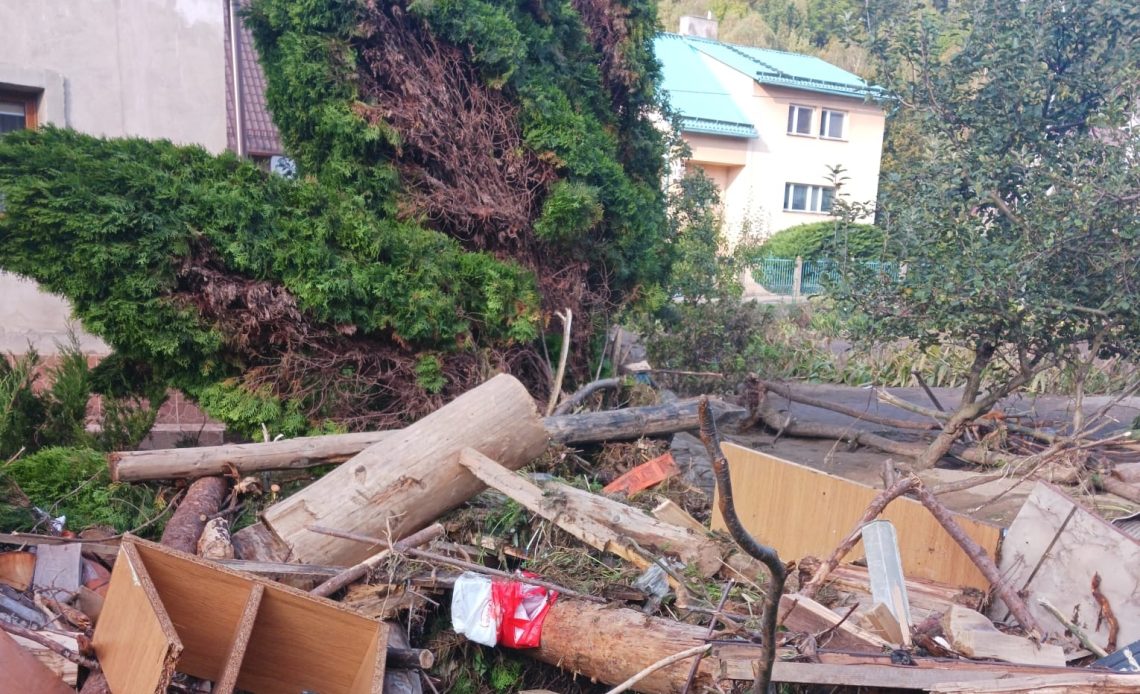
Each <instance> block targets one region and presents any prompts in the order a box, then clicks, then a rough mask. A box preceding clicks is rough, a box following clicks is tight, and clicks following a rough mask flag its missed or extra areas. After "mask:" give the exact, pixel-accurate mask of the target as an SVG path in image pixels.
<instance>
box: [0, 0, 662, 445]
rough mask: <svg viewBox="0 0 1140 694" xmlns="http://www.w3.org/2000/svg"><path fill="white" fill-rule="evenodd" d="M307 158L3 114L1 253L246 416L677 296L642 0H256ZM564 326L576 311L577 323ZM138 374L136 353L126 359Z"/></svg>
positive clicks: (453, 363)
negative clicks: (229, 150)
mask: <svg viewBox="0 0 1140 694" xmlns="http://www.w3.org/2000/svg"><path fill="white" fill-rule="evenodd" d="M247 21H248V23H249V24H250V26H251V27H252V28H253V30H254V33H255V37H256V41H257V44H258V47H259V51H260V53H261V55H262V63H263V65H264V68H265V72H266V75H267V80H268V85H269V87H268V99H269V103H270V106H271V108H272V111H273V113H274V117H275V120H276V122H277V123H278V125H279V127H280V129H281V132H282V136H283V138H284V141H285V143H286V146H287V149H288V150H289V152H290V153H291V154H292V155H293V156H295V158H296V160H297V162H298V169H299V173H298V177H297V178H296V179H295V180H287V179H284V178H280V177H276V176H272V175H269V174H266V173H264V172H262V171H261V170H259V169H258V168H257V167H255V166H254V165H252V164H250V163H247V162H243V161H240V160H238V159H237V158H235V157H233V156H229V155H223V156H212V155H210V154H208V153H206V152H204V151H203V150H201V149H199V148H194V147H176V146H173V145H171V144H170V143H166V142H149V141H143V140H104V139H98V138H93V137H88V136H84V135H80V134H77V133H73V132H68V131H61V130H53V129H50V128H49V129H45V130H43V131H39V132H20V133H13V134H10V135H7V136H5V137H4V138H0V195H2V196H3V200H4V205H5V211H4V212H3V213H0V266H3V267H4V268H5V269H8V270H11V271H15V272H18V273H21V274H24V275H28V276H31V277H33V278H35V279H36V280H37V281H39V282H40V283H41V284H42V285H43V286H45V287H46V288H48V289H49V290H51V291H54V292H57V293H60V294H62V295H64V296H66V297H67V298H68V299H70V300H71V302H72V304H73V305H74V307H75V311H76V313H77V315H78V316H79V317H80V319H81V320H82V322H83V325H84V327H85V328H87V329H88V330H90V331H92V332H94V333H96V334H99V335H101V336H103V337H104V338H106V339H107V340H108V342H110V343H111V344H112V345H113V346H114V348H115V352H116V354H115V356H114V358H113V359H111V360H109V361H108V362H107V363H106V364H105V365H104V367H103V368H104V369H105V370H114V371H116V372H117V373H119V374H120V375H126V377H127V378H125V379H122V378H120V379H118V380H119V381H123V380H126V381H132V382H135V383H144V382H145V383H148V384H151V385H153V384H154V383H160V384H169V385H172V386H176V387H179V388H182V389H184V390H186V391H187V392H189V393H190V394H191V395H193V396H195V397H197V398H198V399H199V401H200V402H201V403H202V404H204V405H205V406H206V408H207V409H208V410H210V411H211V413H212V414H214V415H216V416H219V417H221V418H222V419H223V420H225V421H226V422H227V423H229V424H230V425H232V426H234V427H236V428H238V429H239V430H243V431H249V430H252V429H255V428H257V427H259V426H260V424H261V423H266V424H268V425H270V426H271V427H273V428H275V429H276V430H279V431H283V432H285V433H297V432H301V431H305V430H308V429H311V428H312V427H314V426H316V425H317V424H318V423H320V422H322V421H331V422H334V423H336V424H338V425H340V426H347V427H350V428H358V427H365V426H369V427H378V426H388V425H393V424H396V423H398V422H399V421H400V420H403V419H407V418H409V417H415V416H419V415H421V414H423V413H425V412H427V411H430V410H431V409H432V408H434V407H436V406H438V405H439V404H440V402H442V401H443V400H444V399H446V398H448V397H450V396H453V395H454V394H456V393H458V392H461V391H462V390H464V389H466V388H468V387H470V386H471V385H472V384H474V383H476V382H478V380H480V379H482V378H484V377H485V375H486V374H487V373H488V371H489V369H492V368H500V369H504V370H507V371H511V372H513V373H515V374H517V375H519V376H520V377H522V378H524V380H526V381H527V382H528V383H529V384H531V385H532V386H534V387H535V389H536V391H541V389H542V388H543V387H547V386H548V380H549V374H548V368H547V366H546V363H545V360H543V359H541V358H540V357H539V355H540V354H541V349H540V348H539V347H538V338H539V337H540V335H541V334H542V332H543V328H544V325H545V323H546V321H547V320H548V318H549V316H551V315H552V314H553V312H554V311H555V310H558V309H562V308H567V307H569V308H571V309H573V311H574V314H575V315H576V316H581V317H583V318H585V319H584V320H578V321H576V322H575V326H576V332H575V335H574V346H575V348H576V354H577V357H578V364H579V365H582V364H583V362H584V355H585V354H586V352H587V349H588V346H589V344H590V334H591V330H592V329H593V328H594V327H596V326H595V323H596V322H597V321H595V320H590V318H591V317H595V318H596V317H599V316H604V315H605V314H607V313H609V312H611V311H613V310H615V307H618V306H621V305H623V304H626V303H629V302H631V301H637V300H640V301H649V302H650V303H652V302H653V301H654V300H657V301H660V298H661V297H662V296H664V295H665V292H664V291H663V290H662V285H663V281H664V280H665V278H666V277H667V276H668V268H669V266H670V264H671V262H672V258H673V256H674V255H675V253H676V251H675V249H674V246H675V244H674V243H673V237H672V227H670V226H669V225H668V224H667V223H666V215H665V201H664V194H663V192H662V189H661V185H660V181H661V178H662V173H663V167H664V163H665V161H666V159H667V157H666V151H667V149H668V147H669V146H670V142H669V141H668V135H667V134H666V133H665V132H664V131H663V130H662V129H660V128H658V127H655V125H654V123H653V118H654V114H655V113H658V112H660V108H661V104H660V103H659V101H658V95H657V91H656V86H655V84H656V79H657V66H656V63H655V61H654V60H653V58H652V54H651V40H652V34H653V26H654V22H655V15H654V3H652V2H648V1H645V0H624V1H619V0H547V1H546V2H542V3H517V2H507V1H505V0H496V1H491V0H463V1H459V0H437V1H434V2H432V1H427V0H417V1H414V2H373V1H366V0H308V1H307V2H303V3H298V2H295V1H294V0H254V2H253V3H252V6H251V9H250V13H249V16H248V18H247ZM553 332H557V331H553ZM109 380H115V379H109Z"/></svg>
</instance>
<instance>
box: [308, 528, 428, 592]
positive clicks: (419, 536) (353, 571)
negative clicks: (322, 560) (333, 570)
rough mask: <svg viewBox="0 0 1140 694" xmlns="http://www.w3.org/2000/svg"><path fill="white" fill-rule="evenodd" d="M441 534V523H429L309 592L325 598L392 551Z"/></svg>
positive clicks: (398, 550)
mask: <svg viewBox="0 0 1140 694" xmlns="http://www.w3.org/2000/svg"><path fill="white" fill-rule="evenodd" d="M442 534H443V526H442V525H440V524H439V523H435V524H434V525H429V526H428V527H426V528H424V529H423V530H421V531H419V532H417V533H412V534H411V535H409V536H408V537H406V538H405V539H403V540H401V541H399V542H396V543H395V544H394V545H389V546H388V547H386V548H385V549H383V550H381V551H379V552H377V553H376V554H373V555H372V556H370V557H368V558H367V559H365V560H364V561H362V562H360V563H359V564H356V565H355V566H350V567H348V568H347V569H345V570H344V571H341V572H340V573H338V574H337V575H336V576H333V577H332V578H330V579H329V580H327V581H325V582H324V583H322V584H320V585H319V586H317V587H316V588H313V589H312V590H310V591H309V592H310V593H311V594H313V595H317V596H320V597H322V598H327V597H328V596H330V595H332V594H333V593H335V592H337V591H338V590H340V589H341V588H343V587H345V586H346V585H348V584H349V583H352V582H353V581H355V580H357V579H359V578H360V577H361V576H364V575H365V574H367V573H368V572H369V571H371V570H372V569H374V568H376V566H378V565H379V564H380V562H382V561H384V560H385V559H387V558H388V557H389V556H390V555H391V554H392V553H393V552H405V551H407V550H408V549H410V548H412V547H419V546H420V545H424V544H427V543H428V542H431V541H432V540H434V539H435V538H437V537H439V536H440V535H442Z"/></svg>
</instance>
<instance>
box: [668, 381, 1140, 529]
mask: <svg viewBox="0 0 1140 694" xmlns="http://www.w3.org/2000/svg"><path fill="white" fill-rule="evenodd" d="M797 389H798V390H801V391H802V392H805V393H810V394H811V395H812V396H813V397H816V398H819V399H823V400H828V401H831V402H836V403H842V404H844V405H846V406H848V407H852V408H859V409H864V410H865V411H867V412H868V413H870V414H878V415H882V416H887V417H893V418H896V419H911V420H914V421H923V417H922V416H921V415H917V414H913V413H910V412H906V411H903V410H899V409H897V408H895V407H891V406H889V405H884V404H880V403H879V402H878V401H877V400H876V398H875V394H874V392H873V391H872V390H871V389H869V388H853V387H848V386H834V385H808V384H805V385H800V386H797ZM888 390H889V391H890V392H891V393H892V394H893V395H896V396H898V397H900V398H903V399H905V400H907V401H908V402H913V403H915V404H920V405H922V406H924V407H929V406H930V400H929V399H928V398H927V396H926V394H925V393H923V391H922V390H920V389H918V388H889V389H888ZM934 394H935V397H937V398H938V400H939V401H940V402H941V403H942V405H943V406H944V407H946V408H947V409H950V408H952V407H953V405H954V404H955V403H956V402H957V401H958V398H960V397H961V394H960V391H956V390H955V389H949V388H936V389H934ZM1110 400H1111V398H1109V397H1106V396H1096V397H1090V398H1086V402H1085V403H1084V406H1083V408H1082V409H1083V410H1084V412H1085V414H1086V416H1088V417H1091V416H1093V415H1094V414H1096V413H1097V412H1098V411H1099V410H1101V409H1102V408H1104V407H1105V405H1106V404H1108V403H1109V401H1110ZM782 409H784V410H785V411H788V412H790V413H791V415H792V416H793V417H795V418H797V419H802V420H804V421H815V422H824V423H827V424H836V425H842V426H850V427H852V428H853V429H858V430H867V431H884V430H885V429H887V428H885V427H882V426H880V425H876V424H871V423H868V422H865V421H859V420H856V419H854V418H851V417H848V416H846V415H842V414H839V413H837V412H833V411H831V410H826V409H821V408H817V407H811V406H807V405H801V404H799V403H793V402H788V401H784V402H783V404H782ZM999 409H1000V410H1001V411H1002V412H1003V413H1005V414H1006V416H1007V417H1011V416H1018V417H1021V423H1022V424H1023V425H1026V426H1033V427H1037V428H1046V429H1054V430H1061V429H1063V428H1064V427H1065V426H1066V424H1067V423H1069V422H1070V421H1071V418H1072V403H1071V401H1070V399H1069V398H1067V397H1062V396H1038V397H1027V396H1019V397H1015V398H1010V399H1008V400H1007V401H1004V402H1002V403H1001V406H1000V407H999ZM1106 416H1107V418H1108V422H1109V423H1108V425H1107V426H1106V427H1105V428H1104V429H1103V430H1101V431H1100V432H1099V433H1098V436H1108V435H1111V434H1113V433H1116V432H1119V431H1122V430H1126V429H1128V428H1130V425H1131V423H1132V421H1133V420H1134V419H1135V418H1136V417H1137V416H1140V397H1133V398H1128V399H1125V400H1123V401H1121V402H1120V403H1118V404H1117V405H1115V406H1114V407H1112V408H1111V409H1109V410H1108V411H1107V414H1106ZM900 433H901V434H902V435H904V436H910V435H911V434H910V433H909V432H899V430H890V435H891V436H892V437H895V438H899V436H900ZM725 438H726V439H727V440H729V441H733V442H735V443H739V444H740V445H743V446H747V447H749V448H753V449H756V450H760V451H764V452H765V453H769V454H771V455H775V456H778V457H780V458H784V459H786V460H790V461H793V462H796V463H800V464H802V465H807V466H810V467H813V468H816V469H819V470H824V471H826V472H829V473H831V474H835V475H839V476H841V477H845V478H847V479H851V480H854V481H857V482H861V483H863V484H867V485H870V486H874V487H882V485H883V481H882V470H883V461H884V460H886V459H888V458H891V456H889V455H887V454H885V453H882V452H880V451H876V450H874V449H868V448H856V449H851V448H850V447H849V446H848V445H847V444H844V443H836V442H834V441H826V440H811V439H793V438H789V437H781V438H780V439H779V440H778V441H775V443H773V438H774V437H773V435H771V434H769V433H764V432H747V433H744V434H738V435H732V434H727V435H726V436H725ZM673 448H674V454H675V456H677V458H678V462H679V463H681V464H682V467H684V466H685V464H686V463H687V461H690V460H691V461H692V462H691V464H692V465H693V473H692V474H693V476H694V478H695V481H697V482H698V483H699V484H701V486H708V487H709V488H711V482H712V479H711V474H712V471H711V469H708V458H707V456H705V454H704V448H703V446H701V445H700V442H699V441H698V440H697V439H696V438H695V437H692V436H688V435H679V436H677V437H676V438H675V440H674V446H673ZM897 462H899V463H904V464H905V463H907V462H909V461H906V460H897ZM977 474H979V472H978V470H977V468H973V467H966V468H958V469H953V468H950V467H942V466H940V467H939V468H936V469H934V470H929V471H927V472H925V473H923V474H922V475H921V476H922V478H923V479H924V480H926V481H927V482H928V483H930V484H932V485H938V484H943V483H947V482H955V481H958V480H961V479H964V478H968V477H971V476H974V475H977ZM1033 484H1034V483H1033V482H1031V481H1024V480H1019V479H1009V480H1000V481H996V482H990V483H987V484H984V485H981V486H978V487H975V488H973V489H970V490H967V491H964V492H958V493H954V494H947V495H945V496H943V497H941V498H942V500H943V501H944V502H946V504H947V505H948V506H950V507H951V508H953V509H954V510H956V511H961V512H963V513H967V514H969V515H971V516H973V517H975V518H978V519H981V520H988V521H991V522H994V523H997V524H999V525H1004V526H1008V525H1009V523H1010V521H1012V520H1013V517H1014V516H1015V515H1016V514H1017V511H1018V509H1020V508H1021V505H1022V503H1024V501H1025V498H1026V497H1027V496H1028V495H1029V492H1030V491H1031V490H1032V488H1033ZM1086 502H1087V503H1089V504H1090V505H1093V506H1096V507H1097V509H1098V510H1099V511H1101V512H1102V513H1103V514H1104V515H1106V516H1108V517H1114V516H1117V515H1122V514H1124V513H1127V512H1131V511H1134V510H1136V506H1135V505H1134V504H1131V503H1130V502H1127V501H1125V500H1123V499H1120V498H1119V497H1116V496H1113V495H1105V494H1101V495H1095V496H1094V495H1089V496H1088V497H1087V499H1086Z"/></svg>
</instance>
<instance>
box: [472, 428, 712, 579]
mask: <svg viewBox="0 0 1140 694" xmlns="http://www.w3.org/2000/svg"><path fill="white" fill-rule="evenodd" d="M459 463H460V464H461V465H462V466H463V467H464V468H466V469H467V470H469V471H471V473H472V474H474V475H475V476H476V477H478V478H479V479H480V480H481V481H482V482H484V483H486V484H487V485H488V486H490V487H493V488H495V489H497V490H499V491H500V492H502V493H504V494H506V495H507V496H509V497H510V498H512V499H514V500H515V501H517V502H518V503H520V504H522V505H523V506H524V507H526V508H528V509H530V510H531V511H534V512H535V513H537V514H539V515H540V516H542V517H543V518H546V519H547V520H549V521H551V522H552V523H554V524H555V525H557V526H558V527H560V528H562V529H563V530H565V531H566V532H568V533H570V534H571V535H573V536H574V537H576V538H578V539H579V540H581V541H583V542H585V543H586V544H588V545H591V546H593V547H596V548H598V549H600V550H602V551H605V552H612V553H613V554H616V555H617V556H619V557H622V558H623V559H626V560H627V561H629V562H631V563H633V564H634V565H635V566H639V567H641V568H645V567H648V566H649V565H650V564H651V563H652V561H651V559H650V558H647V557H646V556H645V555H644V553H643V552H639V551H638V550H637V547H640V548H641V549H642V550H644V551H646V552H649V553H651V555H652V556H661V555H670V556H676V557H677V558H678V559H680V560H681V561H683V562H684V563H685V564H687V565H689V566H692V567H695V568H696V569H697V570H698V571H699V572H700V573H701V574H702V575H703V576H706V577H707V576H712V575H713V574H715V573H716V572H717V570H718V569H719V568H720V549H719V548H718V547H717V545H716V543H715V542H713V541H712V540H710V539H709V538H707V537H705V536H703V535H698V534H697V533H694V532H692V531H691V530H689V529H687V528H679V527H677V526H675V525H672V524H670V523H663V522H662V521H659V520H657V519H656V518H653V517H652V516H648V515H646V514H645V513H644V512H643V511H641V510H640V509H637V508H634V507H632V506H627V505H626V504H623V503H621V502H620V501H615V500H613V499H607V498H606V497H604V496H599V495H597V494H591V493H590V492H586V491H583V490H581V489H575V488H573V487H571V486H569V485H565V484H561V483H559V482H555V481H550V482H544V483H543V485H542V486H541V487H539V486H538V485H535V484H534V483H532V482H530V481H528V480H526V479H524V478H523V477H521V476H520V475H517V474H515V473H514V472H512V471H511V470H509V469H507V468H505V467H503V466H502V465H500V464H499V463H497V462H495V461H494V460H492V459H490V458H488V457H487V456H485V455H483V454H482V453H480V452H479V451H477V450H474V449H471V448H466V449H464V450H463V451H462V452H460V454H459ZM635 545H636V546H635Z"/></svg>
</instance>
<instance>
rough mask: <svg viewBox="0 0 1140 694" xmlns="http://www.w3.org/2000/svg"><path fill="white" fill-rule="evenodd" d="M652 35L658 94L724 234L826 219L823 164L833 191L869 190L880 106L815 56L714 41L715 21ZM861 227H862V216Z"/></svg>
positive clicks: (875, 168)
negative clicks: (710, 187) (706, 183)
mask: <svg viewBox="0 0 1140 694" xmlns="http://www.w3.org/2000/svg"><path fill="white" fill-rule="evenodd" d="M681 29H682V33H677V34H671V33H663V34H659V35H658V36H657V38H656V39H655V41H654V51H655V53H656V55H657V59H658V61H659V62H660V63H661V66H662V75H663V88H664V89H665V91H666V92H667V93H668V97H669V102H670V104H671V106H672V108H673V110H674V111H675V112H677V114H678V115H679V116H680V122H681V130H682V135H683V137H684V139H685V141H686V142H687V143H688V144H689V147H690V149H691V150H692V156H691V158H690V159H689V160H687V161H686V162H684V165H685V166H686V167H688V166H696V167H699V168H701V169H702V170H704V171H705V173H707V174H708V175H709V177H711V178H712V179H713V180H714V181H716V183H717V185H718V186H719V188H720V189H721V197H722V205H723V208H724V216H725V224H726V231H727V233H728V236H729V239H730V241H734V240H735V239H736V238H737V237H738V235H739V233H740V230H741V229H743V228H744V227H745V226H746V225H747V226H749V227H750V228H751V229H752V231H753V232H756V233H760V234H762V235H768V234H771V233H774V232H776V231H779V230H781V229H785V228H787V227H790V226H795V225H797V224H803V223H806V222H814V221H819V220H820V219H825V218H827V217H828V216H829V215H830V212H831V208H832V202H833V200H834V199H835V196H836V194H837V191H836V187H835V184H834V182H833V181H831V180H830V177H829V173H830V168H829V167H836V166H841V167H843V171H844V173H843V176H844V177H845V180H843V181H842V189H841V190H840V191H839V194H840V195H843V196H844V197H846V199H848V200H850V201H853V202H873V201H874V200H875V199H876V197H877V194H878V181H879V162H880V158H881V154H882V147H883V125H884V113H883V109H882V108H881V107H880V105H879V104H878V103H877V101H876V97H877V96H878V91H877V90H876V88H875V87H873V86H872V85H869V84H868V83H867V82H866V81H864V80H863V79H862V78H860V77H859V76H858V75H855V74H852V73H850V72H848V71H846V70H843V69H842V68H839V67H837V66H835V65H832V64H830V63H828V62H827V61H824V60H821V59H820V58H817V57H814V56H808V55H800V54H797V53H787V52H784V51H775V50H770V49H764V48H753V47H749V46H735V45H731V44H727V43H721V42H719V41H717V40H716V39H715V33H716V29H715V22H712V21H711V20H703V19H699V18H691V17H686V18H683V19H682V22H681ZM863 221H871V220H870V219H867V220H863Z"/></svg>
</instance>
